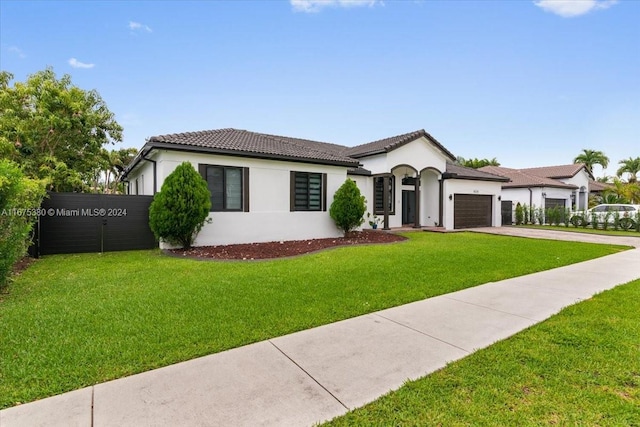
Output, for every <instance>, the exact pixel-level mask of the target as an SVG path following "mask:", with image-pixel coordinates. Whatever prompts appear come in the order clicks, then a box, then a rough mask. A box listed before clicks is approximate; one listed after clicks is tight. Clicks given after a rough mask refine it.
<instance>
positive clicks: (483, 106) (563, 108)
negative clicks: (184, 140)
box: [0, 0, 640, 175]
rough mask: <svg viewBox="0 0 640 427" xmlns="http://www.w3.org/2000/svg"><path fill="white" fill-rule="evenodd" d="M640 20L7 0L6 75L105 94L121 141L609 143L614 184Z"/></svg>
mask: <svg viewBox="0 0 640 427" xmlns="http://www.w3.org/2000/svg"><path fill="white" fill-rule="evenodd" d="M638 22H640V1H635V0H626V1H625V0H620V1H613V0H565V1H555V0H540V1H529V0H505V1H489V0H487V1H461V0H459V1H429V0H424V1H420V0H418V1H409V0H407V1H393V0H385V1H375V0H364V1H362V0H352V1H345V0H325V1H316V0H291V1H287V0H281V1H198V2H187V1H181V2H172V1H158V2H153V1H142V2H135V1H128V2H125V1H103V2H100V1H67V2H62V1H14V0H3V1H2V2H1V3H0V66H1V69H2V70H6V71H9V72H11V73H13V74H14V76H15V80H18V81H23V80H25V79H26V78H27V76H28V75H29V74H32V73H34V72H36V71H39V70H42V69H44V68H45V67H47V66H51V67H53V69H54V71H55V72H56V73H57V74H58V75H59V76H62V75H63V74H70V75H71V76H72V79H73V82H74V84H76V85H77V86H80V87H81V88H83V89H96V90H98V92H99V93H100V94H101V95H102V97H103V98H104V100H105V101H106V102H107V105H108V106H109V108H110V109H111V111H113V112H114V113H115V114H116V119H117V120H118V122H119V123H120V124H121V125H122V126H123V127H124V129H125V131H124V141H123V143H122V144H118V146H125V147H136V148H140V147H141V146H142V145H143V144H144V141H145V138H147V137H149V136H153V135H161V134H166V133H174V132H185V131H196V130H205V129H218V128H226V127H234V128H239V129H247V130H252V131H257V132H265V133H273V134H280V135H286V136H292V137H301V138H308V139H314V140H319V141H326V142H334V143H339V144H343V145H356V144H360V143H365V142H370V141H373V140H376V139H380V138H385V137H389V136H393V135H397V134H401V133H406V132H410V131H413V130H417V129H422V128H423V129H425V130H426V131H427V132H429V133H430V134H431V135H433V136H434V137H435V138H436V139H438V140H439V141H440V142H441V143H442V144H443V145H444V146H445V147H447V148H448V149H449V150H450V151H452V152H453V153H454V154H456V155H459V156H463V157H467V158H470V157H479V158H485V157H486V158H493V157H496V158H497V159H498V161H499V162H501V163H502V165H503V166H507V167H516V168H521V167H534V166H544V165H555V164H565V163H571V162H572V160H573V158H574V157H575V156H576V155H578V154H579V153H580V152H581V150H582V149H583V148H589V149H596V150H602V151H604V152H605V154H607V155H608V156H609V157H610V159H611V165H610V166H609V168H608V169H607V173H608V174H613V173H614V172H615V170H616V169H617V163H618V161H619V160H621V159H624V158H628V157H637V156H640V25H638ZM596 175H601V171H599V170H598V169H596Z"/></svg>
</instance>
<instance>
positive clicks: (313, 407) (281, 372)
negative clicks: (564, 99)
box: [0, 227, 640, 427]
mask: <svg viewBox="0 0 640 427" xmlns="http://www.w3.org/2000/svg"><path fill="white" fill-rule="evenodd" d="M505 228H508V227H505ZM495 230H496V229H493V231H495ZM536 231H544V230H536ZM501 234H505V233H504V231H502V232H501ZM563 234H569V233H563ZM571 234H575V233H571ZM583 236H584V235H583ZM587 236H588V235H587ZM528 237H531V236H528ZM537 237H540V235H538V236H537ZM570 237H571V238H575V236H570ZM607 242H610V243H620V244H625V243H622V241H620V240H616V239H615V238H614V239H609V240H608V241H607ZM639 243H640V239H638V240H637V241H636V246H637V245H638V244H639ZM626 244H629V243H626ZM638 278H640V249H634V250H630V251H625V252H622V253H618V254H615V255H610V256H606V257H603V258H599V259H595V260H591V261H586V262H583V263H579V264H574V265H570V266H566V267H561V268H557V269H554V270H549V271H544V272H540V273H535V274H530V275H527V276H521V277H517V278H514V279H509V280H503V281H500V282H495V283H488V284H485V285H482V286H477V287H474V288H469V289H465V290H462V291H458V292H454V293H451V294H447V295H442V296H439V297H435V298H429V299H427V300H423V301H418V302H415V303H411V304H407V305H404V306H400V307H395V308H391V309H388V310H383V311H380V312H376V313H372V314H368V315H365V316H360V317H356V318H352V319H348V320H344V321H341V322H337V323H333V324H330V325H325V326H321V327H317V328H314V329H310V330H307V331H302V332H297V333H294V334H291V335H287V336H283V337H279V338H274V339H271V340H267V341H263V342H259V343H255V344H251V345H247V346H245V347H240V348H236V349H232V350H228V351H225V352H222V353H217V354H213V355H210V356H206V357H202V358H199V359H195V360H190V361H187V362H183V363H178V364H176V365H172V366H168V367H165V368H161V369H156V370H153V371H149V372H145V373H142V374H138V375H133V376H130V377H127V378H122V379H118V380H114V381H110V382H107V383H103V384H98V385H95V386H93V387H87V388H84V389H81V390H76V391H72V392H70V393H65V394H62V395H59V396H54V397H51V398H47V399H43V400H40V401H37V402H33V403H28V404H25V405H21V406H17V407H13V408H9V409H5V410H3V411H0V426H1V427H12V426H30V427H31V426H161V425H171V426H193V425H202V426H218V425H228V426H238V425H251V426H255V425H266V426H268V425H273V426H290V425H291V426H305V425H312V424H314V423H318V422H322V421H324V420H328V419H331V418H333V417H335V416H338V415H341V414H344V413H345V412H347V411H348V410H349V409H353V408H356V407H359V406H362V405H364V404H365V403H367V402H371V401H373V400H375V399H377V398H378V397H380V396H381V395H383V394H385V393H387V392H388V391H390V390H394V389H397V388H399V387H400V386H402V385H403V383H404V382H405V381H406V380H408V379H416V378H419V377H422V376H424V375H427V374H429V373H431V372H433V371H435V370H437V369H439V368H442V367H443V366H445V365H446V364H447V363H448V362H451V361H454V360H457V359H460V358H462V357H465V356H466V355H468V354H470V353H472V352H474V351H475V350H477V349H479V348H483V347H486V346H489V345H491V344H492V343H494V342H496V341H498V340H501V339H504V338H506V337H508V336H510V335H513V334H515V333H517V332H519V331H521V330H523V329H525V328H527V327H528V326H531V325H533V324H535V323H538V322H540V321H542V320H544V319H546V318H548V317H549V316H551V315H553V314H555V313H557V312H558V311H560V310H561V309H562V308H564V307H566V306H568V305H571V304H574V303H576V302H579V301H582V300H584V299H588V298H590V297H591V296H593V295H594V294H596V293H598V292H601V291H603V290H606V289H610V288H613V287H615V286H617V285H619V284H623V283H626V282H629V281H631V280H634V279H638Z"/></svg>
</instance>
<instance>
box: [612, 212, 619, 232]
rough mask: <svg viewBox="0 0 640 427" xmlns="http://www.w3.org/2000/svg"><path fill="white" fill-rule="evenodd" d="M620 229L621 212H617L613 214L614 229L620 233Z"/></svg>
mask: <svg viewBox="0 0 640 427" xmlns="http://www.w3.org/2000/svg"><path fill="white" fill-rule="evenodd" d="M619 228H620V212H618V211H615V212H614V213H613V229H614V230H616V231H618V229H619Z"/></svg>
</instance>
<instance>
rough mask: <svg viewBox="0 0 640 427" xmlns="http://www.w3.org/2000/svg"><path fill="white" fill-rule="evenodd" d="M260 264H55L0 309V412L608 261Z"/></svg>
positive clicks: (522, 243) (518, 250)
mask: <svg viewBox="0 0 640 427" xmlns="http://www.w3.org/2000/svg"><path fill="white" fill-rule="evenodd" d="M407 236H409V237H410V240H408V241H406V242H402V243H398V244H393V245H378V246H360V247H345V248H339V249H335V250H330V251H325V252H320V253H316V254H312V255H308V256H303V257H298V258H293V259H283V260H275V261H265V262H201V261H193V260H188V259H178V258H173V257H167V256H164V255H162V254H161V253H160V252H159V251H135V252H121V253H105V254H102V255H101V254H82V255H56V256H48V257H44V258H43V259H41V260H39V261H38V262H36V263H35V264H34V265H32V266H31V267H30V268H29V269H28V270H26V271H25V272H24V273H22V274H21V275H20V276H19V277H18V278H17V279H16V280H15V281H14V283H12V284H11V285H10V287H9V289H8V294H5V295H2V296H1V297H2V301H0V407H8V406H12V405H14V404H16V403H17V402H27V401H31V400H35V399H37V398H41V397H45V396H50V395H54V394H58V393H61V392H64V391H69V390H72V389H77V388H80V387H83V386H87V385H91V384H95V383H98V382H102V381H106V380H110V379H114V378H118V377H122V376H125V375H129V374H133V373H137V372H142V371H145V370H149V369H153V368H157V367H160V366H165V365H168V364H171V363H175V362H179V361H183V360H188V359H191V358H194V357H198V356H202V355H206V354H210V353H215V352H219V351H222V350H226V349H229V348H233V347H238V346H241V345H244V344H248V343H251V342H256V341H260V340H264V339H267V338H272V337H275V336H280V335H284V334H287V333H290V332H294V331H298V330H302V329H307V328H311V327H314V326H318V325H322V324H326V323H330V322H334V321H337V320H341V319H345V318H349V317H353V316H357V315H360V314H364V313H368V312H372V311H376V310H380V309H383V308H388V307H392V306H396V305H400V304H403V303H407V302H411V301H415V300H419V299H423V298H427V297H431V296H435V295H440V294H443V293H448V292H452V291H456V290H459V289H463V288H468V287H471V286H475V285H478V284H482V283H486V282H491V281H496V280H501V279H504V278H508V277H513V276H518V275H522V274H527V273H532V272H535V271H540V270H545V269H549V268H553V267H558V266H561V265H566V264H570V263H574V262H578V261H582V260H586V259H590V258H594V257H598V256H603V255H607V254H610V253H614V252H618V251H620V250H622V248H621V247H614V246H605V245H593V244H586V243H575V242H560V241H547V240H534V239H531V240H529V239H521V238H511V237H505V236H492V235H485V234H479V233H451V234H438V233H425V232H413V233H407Z"/></svg>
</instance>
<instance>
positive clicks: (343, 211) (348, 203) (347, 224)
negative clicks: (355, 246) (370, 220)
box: [329, 178, 367, 235]
mask: <svg viewBox="0 0 640 427" xmlns="http://www.w3.org/2000/svg"><path fill="white" fill-rule="evenodd" d="M366 210H367V206H366V202H365V199H364V196H363V195H362V194H360V189H359V188H358V186H357V185H356V183H355V182H354V181H353V180H351V179H349V178H347V180H346V181H345V182H344V184H342V185H341V186H340V188H338V191H336V193H335V194H334V195H333V202H332V203H331V207H330V208H329V215H330V216H331V218H332V219H333V220H334V221H335V223H336V226H337V227H338V228H339V229H341V230H342V231H344V234H345V235H346V234H347V233H349V232H350V231H351V230H354V229H356V228H357V227H359V226H360V225H361V224H362V223H363V222H364V212H365V211H366Z"/></svg>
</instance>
